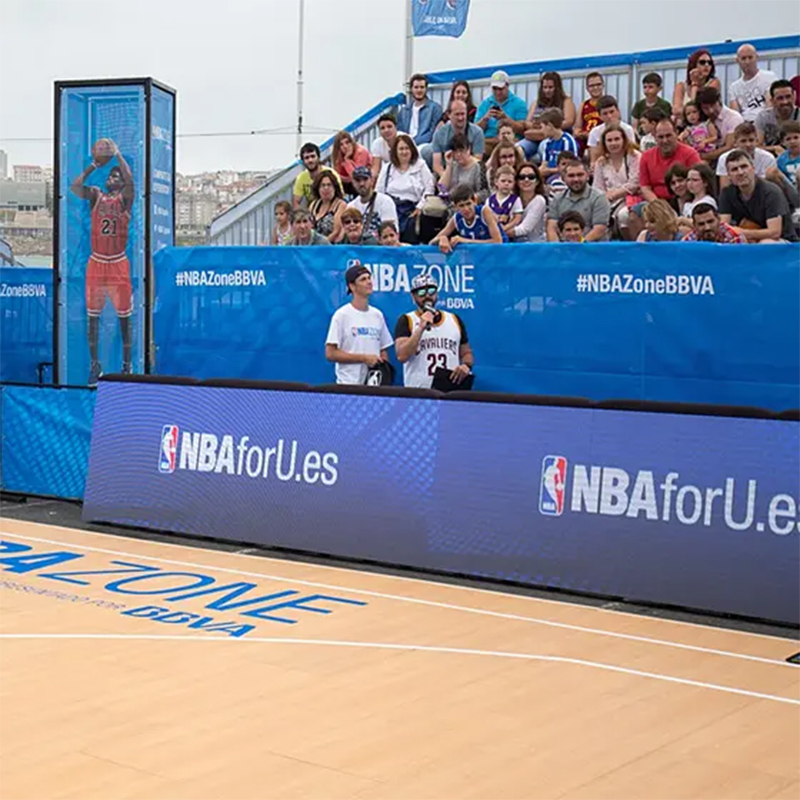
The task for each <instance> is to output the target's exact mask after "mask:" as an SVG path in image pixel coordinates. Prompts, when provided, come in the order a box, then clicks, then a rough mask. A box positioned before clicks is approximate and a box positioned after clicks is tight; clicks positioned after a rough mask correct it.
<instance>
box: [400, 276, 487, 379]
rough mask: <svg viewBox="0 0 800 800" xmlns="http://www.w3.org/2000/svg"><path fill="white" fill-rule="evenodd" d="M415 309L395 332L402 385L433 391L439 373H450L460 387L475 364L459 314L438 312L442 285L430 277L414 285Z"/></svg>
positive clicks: (421, 278) (412, 291) (420, 279)
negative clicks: (436, 375)
mask: <svg viewBox="0 0 800 800" xmlns="http://www.w3.org/2000/svg"><path fill="white" fill-rule="evenodd" d="M411 296H412V297H413V298H414V303H415V304H416V306H417V307H416V309H415V310H414V311H413V312H412V313H410V314H403V315H402V316H401V317H400V318H399V319H398V320H397V324H396V325H395V328H394V347H395V352H396V353H397V358H398V360H399V361H400V363H401V364H402V365H403V385H404V386H418V387H422V388H425V389H430V388H431V386H432V385H433V376H434V373H435V372H436V370H437V369H447V370H450V380H451V381H453V383H455V384H459V383H461V382H462V381H463V380H464V378H466V377H467V375H469V374H470V370H471V369H472V367H473V365H474V364H475V358H474V356H473V355H472V348H471V347H470V345H469V338H468V336H467V329H466V327H465V326H464V323H463V322H462V321H461V318H460V317H459V316H458V315H457V314H451V313H450V312H449V311H437V310H436V302H437V300H438V299H439V284H438V283H437V282H436V279H435V278H433V277H432V276H430V275H417V277H416V278H414V280H413V281H412V282H411Z"/></svg>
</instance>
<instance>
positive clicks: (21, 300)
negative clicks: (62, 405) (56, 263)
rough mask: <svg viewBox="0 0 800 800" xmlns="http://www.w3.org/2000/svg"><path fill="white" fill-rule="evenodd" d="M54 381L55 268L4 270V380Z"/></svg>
mask: <svg viewBox="0 0 800 800" xmlns="http://www.w3.org/2000/svg"><path fill="white" fill-rule="evenodd" d="M52 380H53V270H52V269H50V268H36V267H3V268H1V269H0V381H2V382H3V383H5V382H8V381H10V382H13V383H39V382H40V381H41V382H42V383H51V382H52Z"/></svg>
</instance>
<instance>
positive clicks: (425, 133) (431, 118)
mask: <svg viewBox="0 0 800 800" xmlns="http://www.w3.org/2000/svg"><path fill="white" fill-rule="evenodd" d="M413 104H414V101H413V100H412V101H411V102H410V103H408V104H407V105H405V106H401V108H400V110H399V111H398V112H397V130H398V131H402V132H403V133H408V131H409V129H410V128H411V109H412V107H413ZM441 118H442V107H441V106H440V105H439V104H438V103H437V102H435V101H434V100H431V99H430V98H428V99H427V100H426V101H425V105H424V106H421V107H420V109H419V130H418V131H417V135H416V136H415V137H414V142H415V143H416V144H429V143H430V142H431V141H432V140H433V131H434V129H435V128H436V125H437V124H438V123H439V120H440V119H441Z"/></svg>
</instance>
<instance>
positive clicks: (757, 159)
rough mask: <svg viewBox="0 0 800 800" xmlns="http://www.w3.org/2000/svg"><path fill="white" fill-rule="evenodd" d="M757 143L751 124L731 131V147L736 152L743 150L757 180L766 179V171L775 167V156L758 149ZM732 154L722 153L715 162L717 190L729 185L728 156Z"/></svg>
mask: <svg viewBox="0 0 800 800" xmlns="http://www.w3.org/2000/svg"><path fill="white" fill-rule="evenodd" d="M757 142H758V133H757V131H756V126H755V124H754V123H752V122H743V123H742V124H741V125H737V126H736V128H735V129H734V131H733V146H734V147H735V148H736V149H737V150H744V151H745V153H747V155H748V156H750V159H751V160H752V162H753V166H754V167H755V170H756V177H757V178H766V177H767V171H768V170H770V169H771V168H772V167H776V166H777V162H776V161H775V156H773V155H772V153H770V152H769V150H763V149H762V148H760V147H756V144H757ZM731 152H733V151H732V150H728V152H727V153H723V154H722V155H721V156H720V157H719V161H717V178H718V179H719V188H720V189H724V188H725V187H726V186H728V185H729V184H730V182H731V181H730V178H729V177H728V166H727V163H728V154H729V153H731Z"/></svg>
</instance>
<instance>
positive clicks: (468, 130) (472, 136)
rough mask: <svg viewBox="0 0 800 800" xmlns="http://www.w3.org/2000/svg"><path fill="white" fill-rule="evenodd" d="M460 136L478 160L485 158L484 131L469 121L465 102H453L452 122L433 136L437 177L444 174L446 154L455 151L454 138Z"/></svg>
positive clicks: (451, 106) (451, 109)
mask: <svg viewBox="0 0 800 800" xmlns="http://www.w3.org/2000/svg"><path fill="white" fill-rule="evenodd" d="M458 134H461V135H462V136H464V137H465V138H466V140H467V142H468V143H469V149H470V151H471V153H472V154H473V155H474V156H475V157H476V158H480V157H481V156H483V152H484V148H485V142H484V136H483V131H482V130H481V129H480V128H479V127H478V126H477V125H475V124H474V123H472V122H468V121H467V104H466V103H465V102H464V101H463V100H453V101H452V102H451V103H450V121H449V122H447V123H446V124H444V125H442V127H441V128H439V129H438V130H437V131H436V133H435V134H434V136H433V171H434V173H435V174H436V175H441V174H442V173H444V169H445V158H444V157H445V154H446V153H449V152H450V151H451V150H452V149H453V138H454V137H455V136H456V135H458Z"/></svg>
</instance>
